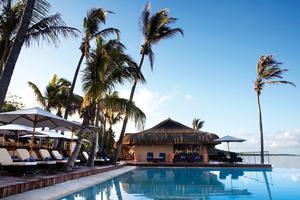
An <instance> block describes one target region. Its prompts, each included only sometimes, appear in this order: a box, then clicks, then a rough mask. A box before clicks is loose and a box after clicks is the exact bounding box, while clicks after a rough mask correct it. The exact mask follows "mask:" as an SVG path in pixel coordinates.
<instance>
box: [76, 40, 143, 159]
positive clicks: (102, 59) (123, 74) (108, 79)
mask: <svg viewBox="0 0 300 200" xmlns="http://www.w3.org/2000/svg"><path fill="white" fill-rule="evenodd" d="M96 41H97V43H96V49H95V50H92V51H91V52H90V55H89V59H88V63H87V66H86V68H85V69H84V70H83V78H82V82H83V91H84V93H85V101H88V102H90V103H95V104H97V106H96V107H97V111H96V121H95V125H96V126H97V125H98V120H100V121H101V125H102V130H106V128H105V124H106V123H105V118H104V117H101V116H104V115H103V108H104V106H103V105H101V100H102V98H103V97H104V95H105V93H106V92H108V91H111V90H112V89H114V87H115V86H116V85H117V84H123V83H124V81H126V80H134V79H136V78H138V77H136V76H139V78H141V79H142V78H143V77H142V75H141V74H140V73H139V72H138V71H137V67H136V63H135V62H133V61H132V59H131V58H130V57H129V56H128V55H126V54H125V53H124V50H125V46H124V45H123V44H122V43H121V42H120V41H119V40H109V41H107V42H106V41H104V40H103V39H102V37H100V36H98V37H97V40H96ZM98 134H99V133H95V134H94V138H93V143H92V150H91V156H90V158H91V159H90V160H89V161H88V164H89V165H93V158H94V156H93V155H94V154H95V150H96V146H97V141H98V138H97V137H98ZM103 135H106V133H105V131H104V133H103ZM104 137H105V136H104ZM105 138H106V137H105ZM105 141H106V140H105Z"/></svg>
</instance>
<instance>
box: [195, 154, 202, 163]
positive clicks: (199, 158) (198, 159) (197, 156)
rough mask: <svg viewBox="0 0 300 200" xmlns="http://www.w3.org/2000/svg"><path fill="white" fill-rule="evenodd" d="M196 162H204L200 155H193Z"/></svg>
mask: <svg viewBox="0 0 300 200" xmlns="http://www.w3.org/2000/svg"><path fill="white" fill-rule="evenodd" d="M193 160H194V162H200V161H202V160H203V158H202V156H201V155H200V154H199V153H193Z"/></svg>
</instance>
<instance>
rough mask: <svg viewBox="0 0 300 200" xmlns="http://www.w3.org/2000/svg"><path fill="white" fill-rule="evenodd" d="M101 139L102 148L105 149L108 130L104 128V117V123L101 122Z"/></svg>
mask: <svg viewBox="0 0 300 200" xmlns="http://www.w3.org/2000/svg"><path fill="white" fill-rule="evenodd" d="M103 131H104V132H103V139H102V148H103V149H104V150H107V145H106V144H107V139H108V132H107V130H106V119H104V123H103Z"/></svg>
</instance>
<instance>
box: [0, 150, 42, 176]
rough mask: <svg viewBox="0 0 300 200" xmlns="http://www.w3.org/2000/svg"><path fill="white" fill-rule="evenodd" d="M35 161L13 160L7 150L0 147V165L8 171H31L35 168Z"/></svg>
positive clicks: (25, 172)
mask: <svg viewBox="0 0 300 200" xmlns="http://www.w3.org/2000/svg"><path fill="white" fill-rule="evenodd" d="M36 165H37V162H13V160H12V158H11V157H10V155H9V153H8V151H7V150H6V149H5V148H0V166H1V167H2V168H3V169H4V170H6V171H9V172H15V173H24V174H27V173H33V172H34V171H35V169H36Z"/></svg>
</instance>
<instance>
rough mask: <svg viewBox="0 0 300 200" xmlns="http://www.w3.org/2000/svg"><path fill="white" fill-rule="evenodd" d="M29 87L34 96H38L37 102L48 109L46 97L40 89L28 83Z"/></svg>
mask: <svg viewBox="0 0 300 200" xmlns="http://www.w3.org/2000/svg"><path fill="white" fill-rule="evenodd" d="M28 85H29V87H30V88H31V89H32V90H33V92H34V95H35V96H36V100H37V102H38V103H39V104H41V105H42V106H43V107H46V101H45V97H44V96H43V95H42V93H41V91H40V89H39V88H38V87H37V86H36V85H35V84H34V83H32V82H30V81H29V82H28Z"/></svg>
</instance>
